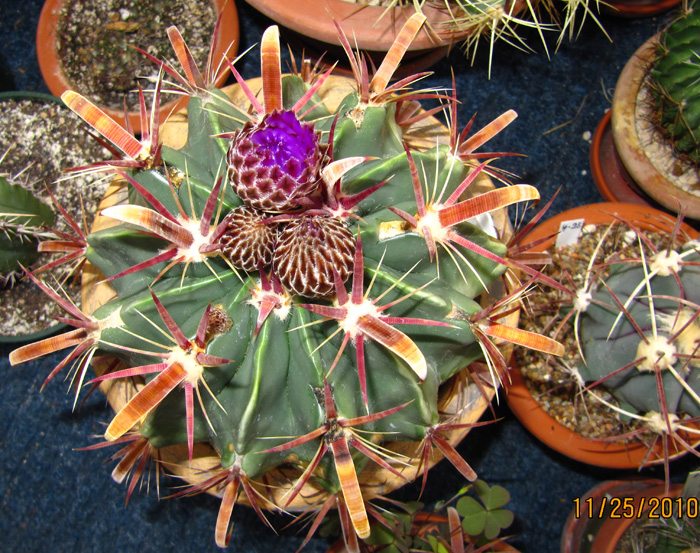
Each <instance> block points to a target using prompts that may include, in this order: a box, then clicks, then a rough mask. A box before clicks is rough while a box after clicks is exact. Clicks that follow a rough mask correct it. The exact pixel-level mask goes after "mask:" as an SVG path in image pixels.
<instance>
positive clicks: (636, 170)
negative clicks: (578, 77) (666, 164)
mask: <svg viewBox="0 0 700 553" xmlns="http://www.w3.org/2000/svg"><path fill="white" fill-rule="evenodd" d="M658 37H659V35H655V36H654V37H652V38H650V39H649V40H647V41H646V42H644V44H642V45H641V46H640V47H639V48H638V49H637V51H636V52H635V53H634V54H633V55H632V57H631V58H630V59H629V60H628V62H627V64H626V65H625V67H624V68H623V70H622V72H621V73H620V76H619V78H618V80H617V84H616V85H615V93H614V95H613V101H612V108H611V111H612V128H613V136H614V139H615V146H616V148H617V151H618V154H619V155H620V158H621V159H622V162H623V164H624V166H625V168H626V169H627V171H628V172H629V174H630V176H631V177H632V178H633V179H634V181H635V182H636V183H637V184H638V185H639V187H640V188H641V189H642V190H643V191H644V192H645V193H646V194H648V195H649V197H651V198H652V199H653V200H654V201H656V202H658V203H659V204H661V205H662V206H663V207H665V208H666V209H669V210H670V211H673V212H675V213H678V210H679V207H680V206H683V208H685V209H686V212H685V213H686V215H687V216H688V217H691V218H693V219H700V197H699V196H696V195H694V194H691V193H690V192H687V191H685V190H683V189H682V188H680V187H677V186H674V185H672V184H670V183H669V182H668V181H667V180H666V178H665V177H664V176H663V175H661V173H659V171H658V170H657V169H656V167H654V165H653V164H652V163H651V161H650V160H649V158H648V157H647V156H646V154H645V152H644V148H643V145H642V141H641V140H640V138H639V136H638V135H637V131H636V122H635V121H636V118H635V111H636V105H637V95H638V93H639V89H640V87H641V85H642V82H643V81H644V78H645V76H646V74H647V68H648V66H649V63H650V60H651V56H653V53H654V49H655V46H656V44H657V43H658Z"/></svg>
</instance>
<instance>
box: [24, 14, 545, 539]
mask: <svg viewBox="0 0 700 553" xmlns="http://www.w3.org/2000/svg"><path fill="white" fill-rule="evenodd" d="M423 19H424V18H423V17H422V16H420V15H416V16H414V17H413V18H411V20H409V22H408V23H407V25H406V26H405V28H404V29H403V31H402V32H401V34H400V36H399V38H398V39H397V42H396V44H395V47H394V48H393V49H392V50H391V51H390V52H389V53H388V55H387V58H386V61H385V63H384V64H382V65H381V66H380V67H379V69H377V71H376V73H375V74H374V76H373V77H372V78H371V79H370V78H369V76H368V74H367V70H366V65H363V63H362V60H361V58H360V57H359V56H357V57H356V56H355V54H353V53H352V51H351V48H350V45H349V43H348V41H347V39H346V38H344V37H343V41H344V45H345V49H346V51H347V52H348V55H349V56H350V59H351V63H352V65H353V69H354V73H355V85H356V89H353V88H352V87H350V89H349V90H350V93H349V94H347V96H346V97H345V98H344V99H342V100H341V101H340V102H339V104H338V105H337V106H334V105H331V104H330V103H328V104H327V103H324V102H323V101H322V96H323V94H324V90H326V89H324V86H325V87H327V89H328V90H333V89H335V88H336V87H337V86H338V85H337V82H334V84H333V85H329V84H328V83H330V82H331V81H330V80H329V79H331V77H330V71H328V72H327V73H324V74H322V75H314V74H313V72H311V73H309V72H308V71H302V74H304V75H306V77H307V78H305V79H304V78H302V77H301V76H299V75H291V76H286V77H284V78H282V75H281V68H280V46H279V37H278V31H277V28H276V27H271V28H270V29H268V30H267V31H266V33H265V34H264V36H263V37H262V41H261V60H262V61H261V71H262V90H261V92H260V94H258V93H257V90H256V86H257V85H252V84H251V85H248V84H246V83H245V82H243V81H242V79H241V78H240V76H239V75H238V73H237V71H236V70H235V68H234V67H233V66H231V70H232V72H233V74H234V76H235V77H236V79H237V80H238V81H239V89H238V90H239V95H238V97H234V98H235V99H234V100H233V101H232V100H231V99H229V97H227V96H226V95H225V94H224V93H223V92H222V91H219V90H216V89H214V88H213V87H212V86H211V85H210V83H212V82H214V78H213V72H212V71H211V70H208V71H207V72H206V73H200V71H199V70H198V69H197V68H196V67H194V66H193V65H192V63H191V57H190V56H189V55H188V51H187V48H186V46H185V44H184V42H183V40H182V37H181V36H180V34H179V32H178V31H177V29H175V28H171V29H169V31H168V34H169V36H170V39H171V42H172V44H173V47H174V49H175V52H176V54H177V57H178V60H179V61H180V63H181V65H182V66H183V68H184V70H185V75H186V76H182V75H180V74H179V73H178V72H177V71H176V70H175V69H173V67H171V66H170V65H167V64H165V63H162V62H158V60H154V61H156V62H158V63H160V65H161V67H162V69H163V72H164V73H167V74H168V79H169V81H171V82H174V83H176V85H177V87H178V88H179V89H180V91H181V92H184V93H186V94H188V95H189V96H190V99H189V105H188V109H187V136H186V141H184V143H183V144H182V145H181V147H178V148H173V147H169V146H167V145H164V144H163V143H161V141H160V138H161V134H164V133H166V132H167V131H168V128H167V126H166V127H165V128H163V129H161V128H159V126H158V125H157V124H155V123H154V121H155V119H154V118H151V120H150V121H151V123H150V124H148V117H147V109H146V105H145V100H144V99H143V95H142V97H141V104H142V113H143V114H144V123H145V126H144V129H145V132H144V134H143V135H142V137H141V139H140V140H137V139H136V138H135V137H134V136H132V135H131V134H129V133H128V132H127V131H126V130H124V129H122V128H121V127H119V126H118V125H117V124H116V123H114V122H113V121H112V120H111V119H109V118H108V117H106V116H104V114H102V113H101V112H99V110H98V109H97V108H96V107H95V106H93V105H92V104H90V103H89V102H88V101H87V100H85V99H84V98H82V97H81V96H79V95H77V94H75V93H73V92H68V93H66V94H64V96H63V100H64V101H65V102H66V104H67V105H68V106H69V107H71V109H73V110H74V111H75V112H76V113H78V114H79V115H81V116H82V117H83V118H84V119H85V120H86V121H87V122H88V123H89V124H91V125H92V126H93V127H94V128H95V129H96V130H97V131H99V132H100V133H102V134H103V135H104V136H105V137H106V138H108V139H109V140H110V141H111V142H112V143H113V144H115V145H116V146H117V147H118V148H119V149H120V150H121V151H122V152H123V156H122V157H121V159H118V160H111V161H105V162H99V163H96V164H95V165H93V166H92V167H90V168H88V169H87V170H100V171H108V172H112V173H115V174H116V175H117V176H118V180H117V181H115V184H114V185H113V190H112V192H111V193H110V194H108V198H109V200H110V202H111V204H112V205H109V206H106V205H107V204H105V206H103V207H104V209H103V210H102V216H103V217H102V219H101V222H100V223H99V224H98V225H97V227H96V228H94V229H93V231H92V232H91V233H90V235H89V236H88V238H87V241H88V244H89V247H88V248H87V258H88V260H89V261H90V262H91V263H92V264H93V265H94V266H95V267H97V268H98V269H99V271H101V273H102V274H103V275H104V277H102V276H98V277H96V279H95V280H93V281H90V280H88V281H86V284H85V286H86V287H87V291H88V293H91V292H93V287H94V286H95V282H96V281H100V280H102V279H103V278H105V279H106V281H107V282H108V283H109V285H110V286H111V288H110V292H109V294H110V296H109V299H108V301H106V302H104V303H103V305H101V306H100V307H99V308H97V309H96V310H95V311H94V312H91V310H89V309H86V312H83V311H81V310H79V309H77V308H76V307H75V306H73V305H70V304H68V303H66V302H63V303H62V305H63V306H64V308H65V309H66V311H67V312H68V314H69V317H68V318H67V320H68V321H69V322H70V324H72V325H73V326H74V327H75V329H74V330H72V331H70V332H69V333H67V334H65V335H63V336H59V337H56V338H52V339H49V340H46V341H44V342H41V343H39V344H33V345H29V346H26V347H23V348H20V349H18V350H16V351H15V352H13V353H12V355H11V361H12V363H13V364H15V363H21V362H24V361H27V360H30V359H34V358H36V357H38V356H40V355H43V354H45V353H47V352H52V351H57V350H60V349H63V348H72V349H71V352H70V353H69V354H68V356H67V357H66V359H65V360H64V361H63V362H62V363H60V364H59V366H58V367H56V369H54V371H53V372H52V373H51V376H53V375H54V374H56V373H57V372H58V371H60V370H61V369H62V368H63V367H65V366H66V365H73V367H74V370H75V373H74V374H73V379H74V382H75V383H76V387H77V389H78V390H79V389H80V387H81V386H82V384H83V383H85V382H86V380H87V376H86V374H87V372H88V367H89V365H90V361H91V359H93V357H95V356H96V355H99V356H100V357H101V358H102V357H104V356H107V355H111V356H113V357H114V359H116V360H118V361H115V362H114V363H110V364H109V365H108V366H107V367H104V366H102V368H100V369H98V370H97V371H98V374H99V376H97V378H95V379H93V380H92V383H103V384H114V383H116V382H120V383H123V382H126V383H127V384H128V386H125V387H123V389H126V390H128V392H129V399H128V402H126V404H123V405H122V406H121V407H120V408H119V409H118V412H117V414H116V416H115V417H114V419H113V420H112V421H111V423H110V424H109V426H108V427H107V430H106V433H105V438H106V440H107V443H116V444H121V445H122V446H123V449H122V450H121V451H120V452H119V453H118V454H117V455H116V456H117V457H119V458H121V459H122V460H121V462H120V463H119V464H118V466H117V468H116V469H115V471H114V473H113V477H114V478H115V479H116V480H118V481H122V480H124V479H125V478H127V476H128V475H129V474H132V479H131V484H130V488H129V493H131V491H132V490H133V489H134V487H135V484H136V481H138V478H139V476H141V474H142V473H143V472H144V470H145V467H146V466H147V465H146V463H147V460H148V459H149V458H150V457H160V458H163V456H165V455H167V453H166V452H167V451H172V450H173V448H175V450H178V451H184V454H185V455H184V456H185V459H184V461H183V460H181V462H180V464H181V465H182V466H183V467H184V468H185V469H187V468H191V470H190V475H192V474H195V475H196V476H197V477H195V478H194V481H193V483H192V486H191V487H190V488H188V489H187V490H185V491H183V492H181V493H180V494H178V495H187V494H190V493H198V492H201V491H206V490H208V491H212V492H213V493H217V494H219V495H220V496H221V497H222V502H221V509H220V511H219V518H218V520H217V524H216V542H217V544H218V545H220V546H225V545H226V544H227V543H228V532H229V525H230V524H229V523H230V515H231V509H232V508H233V506H234V504H235V503H236V501H238V500H239V499H240V500H241V501H247V503H249V504H250V505H252V506H253V507H254V508H255V509H256V511H257V512H258V514H259V515H260V516H261V517H263V518H264V515H263V512H262V510H263V509H273V510H282V509H284V508H285V507H288V506H290V505H291V506H292V507H294V508H305V509H307V510H308V509H311V510H314V511H318V514H319V516H321V517H322V516H323V514H325V512H327V510H328V509H329V508H330V507H331V506H337V507H338V508H339V511H340V512H341V520H343V521H344V524H345V525H346V526H347V530H348V533H347V535H351V534H352V535H355V534H356V535H357V536H359V537H360V538H364V537H367V536H368V535H369V524H368V516H367V512H366V509H365V504H364V501H365V499H367V498H369V497H370V496H371V494H372V493H373V489H372V486H369V485H366V484H365V481H364V480H363V475H364V474H365V472H371V471H372V469H374V468H375V467H378V468H380V469H381V470H382V471H385V472H386V473H387V474H393V475H396V476H398V477H400V478H406V479H411V478H414V477H415V476H416V474H417V471H418V468H417V467H419V466H420V467H425V468H427V466H428V465H429V464H430V462H432V461H433V460H434V456H433V453H434V452H435V451H439V452H440V453H442V454H443V455H445V456H446V457H448V458H449V459H450V461H452V463H453V464H454V465H455V466H456V467H457V468H458V469H459V470H460V471H461V472H462V474H463V475H464V476H465V477H467V478H469V479H471V480H474V479H475V478H476V474H475V473H474V471H473V470H472V469H471V468H470V467H469V465H468V464H467V463H466V461H464V460H463V459H462V458H461V457H460V456H459V455H458V454H457V452H456V451H455V450H454V447H453V446H452V445H450V443H449V441H448V440H447V436H446V433H447V431H448V430H449V429H450V428H453V427H454V428H461V427H463V426H464V424H462V423H460V421H459V416H460V414H461V412H462V411H464V410H465V409H466V406H467V403H468V401H471V400H469V399H468V396H469V394H468V393H466V391H465V390H466V387H465V380H464V379H465V378H469V379H475V378H480V379H482V380H484V381H485V384H483V385H480V386H481V389H483V390H484V391H485V394H486V396H487V398H490V396H489V394H488V393H487V392H486V390H488V389H490V390H491V391H493V390H494V389H495V388H496V387H497V386H498V378H499V377H498V372H499V370H500V369H501V368H502V367H503V366H504V362H503V360H502V358H500V357H499V351H498V349H497V347H496V344H499V343H501V341H502V339H504V338H505V339H510V340H511V341H513V342H515V343H521V344H525V345H527V344H530V343H537V344H539V347H543V348H545V349H547V350H549V351H553V352H557V351H558V350H559V344H557V343H556V342H554V341H552V340H548V339H546V338H542V337H539V336H534V335H532V334H529V333H525V332H521V331H519V330H518V329H517V328H512V327H509V326H506V325H505V324H503V321H502V317H503V314H504V313H505V312H509V311H510V310H511V306H509V302H510V301H516V300H517V291H516V292H515V293H514V294H515V296H512V297H511V296H506V297H505V298H504V299H502V300H499V301H498V302H495V303H491V304H489V305H487V306H485V307H484V306H482V305H480V304H479V303H478V302H477V299H478V297H479V296H480V295H481V293H482V292H483V291H485V290H486V289H488V288H490V287H491V286H492V284H494V283H496V282H498V281H500V279H501V278H502V276H503V275H504V273H505V272H506V271H507V269H508V268H509V267H514V266H518V267H521V268H523V269H525V270H526V271H527V272H530V273H531V274H533V271H532V270H531V269H528V267H527V266H524V265H522V264H521V263H519V262H518V260H517V258H515V259H513V258H510V257H509V254H508V247H507V245H506V243H505V242H504V237H503V236H502V235H500V234H499V232H498V231H497V232H492V233H491V234H489V233H487V232H485V231H484V230H482V228H480V227H479V226H478V225H477V224H475V223H474V217H476V216H484V215H485V214H488V213H491V212H494V211H499V210H501V209H502V208H504V207H505V206H508V205H510V204H513V203H516V202H525V201H530V200H537V199H538V197H539V196H538V193H537V191H536V190H535V189H534V188H533V187H531V186H528V185H513V186H507V187H501V188H491V189H490V190H488V191H486V192H483V191H482V192H475V190H476V189H477V187H478V186H479V185H478V182H477V181H478V180H479V179H481V178H482V177H483V175H485V174H486V173H490V172H492V170H491V169H490V167H489V162H485V163H481V164H479V163H478V162H476V161H475V160H476V159H477V158H478V157H480V156H479V155H477V154H474V150H475V149H476V148H478V147H479V146H481V145H482V144H483V143H484V142H486V141H487V140H488V138H489V137H491V136H492V135H493V134H494V133H495V132H498V131H499V130H500V129H501V128H503V127H504V126H505V125H507V124H508V123H509V122H510V121H511V120H512V119H513V118H514V115H515V114H514V112H507V113H506V114H504V115H503V116H502V117H500V118H498V119H497V120H496V121H494V122H493V123H491V124H489V125H488V126H487V127H485V128H484V129H482V130H481V131H479V132H477V133H475V134H473V135H472V136H471V137H467V135H468V130H465V131H464V132H463V133H461V134H459V133H458V132H457V130H456V129H455V128H452V129H450V137H449V139H448V140H437V139H435V138H434V137H431V136H430V135H429V134H428V135H424V136H423V137H422V138H421V137H420V132H419V131H420V127H421V125H423V124H425V121H426V117H427V116H428V115H429V114H422V115H421V113H420V112H419V111H418V109H417V108H418V107H419V106H418V103H417V101H416V100H417V99H418V98H423V97H426V96H427V97H434V98H435V97H441V98H443V99H447V100H448V104H449V105H450V106H451V109H452V110H454V109H455V105H456V99H455V97H454V95H453V96H449V95H445V94H443V93H438V92H434V91H433V92H428V91H417V92H411V91H410V89H409V86H410V85H411V84H412V83H413V82H415V80H417V78H418V76H416V77H413V78H409V79H405V80H404V81H401V82H400V83H399V84H397V85H389V84H388V83H389V80H390V78H391V75H392V74H393V72H394V70H395V69H396V66H397V64H398V63H399V61H400V59H401V57H402V55H403V52H404V50H405V48H406V47H407V45H408V44H409V43H410V41H411V40H412V37H414V36H415V34H416V33H417V32H418V30H419V29H420V26H421V25H422V23H423ZM160 88H161V81H159V82H158V84H157V85H156V87H155V94H154V105H158V101H159V96H160ZM231 94H233V93H231ZM453 113H454V111H453ZM416 122H417V124H416ZM174 126H175V128H177V123H175V124H174ZM428 128H430V126H428ZM419 139H420V140H423V143H424V144H425V141H426V140H427V141H428V142H429V144H428V145H427V146H424V147H422V148H417V147H416V146H415V144H416V143H417V141H418V140H419ZM492 157H496V155H495V154H494V155H493V156H492ZM106 221H110V223H109V224H106ZM30 277H31V278H32V279H33V280H35V281H36V282H37V284H38V285H39V286H40V287H42V289H44V290H45V291H46V293H47V294H49V295H50V296H51V297H53V298H54V299H55V300H56V301H59V302H62V298H61V297H60V295H59V294H58V293H57V292H56V291H55V290H53V289H52V288H51V287H50V286H49V285H48V284H46V283H44V282H42V281H41V280H40V279H39V278H38V277H37V276H36V275H30ZM484 355H486V360H485V361H482V360H483V359H484ZM470 366H471V370H470V369H465V368H467V367H470ZM487 366H488V368H490V369H491V374H490V375H489V370H488V369H487V368H485V367H487ZM464 370H466V372H464ZM457 374H461V375H462V376H461V377H460V378H459V379H457V380H456V381H454V382H453V384H452V387H453V388H454V389H455V390H456V391H457V396H458V397H459V401H458V404H457V406H456V408H455V409H454V410H452V411H450V412H448V413H447V414H445V413H444V412H442V407H441V406H439V391H440V388H441V385H442V384H444V383H446V382H447V381H448V380H449V379H451V378H452V377H453V376H454V375H457ZM123 389H122V392H120V393H123ZM472 399H474V398H472ZM477 399H478V398H477ZM403 443H414V444H415V446H416V448H415V450H414V451H417V452H418V453H417V454H416V455H415V457H416V459H415V460H414V462H413V466H411V459H410V455H409V456H405V455H402V454H401V453H399V452H397V451H393V450H392V449H391V447H393V446H392V444H399V445H398V446H397V447H399V448H400V447H401V444H403ZM102 445H103V444H99V445H98V446H97V447H101V446H102ZM178 448H179V449H178ZM203 452H204V453H203ZM170 465H171V463H170V462H168V466H170ZM365 468H366V469H368V470H367V471H365ZM202 474H205V475H206V476H202ZM358 475H359V477H358ZM382 484H383V482H382ZM241 491H242V492H244V493H243V494H241V496H242V497H241V498H239V493H240V492H241ZM375 493H376V492H375ZM243 496H245V499H244V498H243ZM314 528H315V526H314Z"/></svg>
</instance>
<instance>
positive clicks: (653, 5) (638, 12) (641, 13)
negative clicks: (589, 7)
mask: <svg viewBox="0 0 700 553" xmlns="http://www.w3.org/2000/svg"><path fill="white" fill-rule="evenodd" d="M680 3H681V0H606V2H605V3H604V4H603V3H601V4H600V6H601V9H602V10H603V11H605V12H607V13H609V14H611V15H617V16H620V17H651V16H652V15H658V14H660V13H663V12H665V11H667V10H670V9H671V8H673V7H674V6H677V5H678V4H680Z"/></svg>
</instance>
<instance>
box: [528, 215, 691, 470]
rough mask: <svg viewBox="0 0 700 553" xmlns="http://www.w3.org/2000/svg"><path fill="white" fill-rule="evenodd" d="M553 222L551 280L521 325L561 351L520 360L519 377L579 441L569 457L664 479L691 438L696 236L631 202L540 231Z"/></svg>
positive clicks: (564, 219) (533, 300) (556, 221)
mask: <svg viewBox="0 0 700 553" xmlns="http://www.w3.org/2000/svg"><path fill="white" fill-rule="evenodd" d="M557 224H559V225H560V226H559V229H560V232H561V234H560V239H559V240H558V244H556V245H555V248H553V249H552V258H553V264H552V267H551V268H550V269H548V270H547V271H546V273H547V274H548V275H549V276H551V277H552V279H553V280H554V281H555V282H558V283H559V284H558V285H557V286H558V287H557V288H552V287H543V288H541V289H540V290H538V291H536V292H534V293H533V294H531V296H530V298H529V301H530V305H531V310H530V311H529V313H528V316H527V319H528V320H527V322H524V325H525V328H528V329H531V330H535V331H538V330H539V331H541V332H546V333H548V334H549V335H551V336H554V337H557V338H558V339H559V340H561V341H562V342H564V343H565V345H566V354H565V355H564V356H562V358H561V359H554V358H551V357H546V356H545V357H541V356H538V355H536V354H535V355H533V356H529V355H523V356H519V357H520V362H521V366H522V369H521V374H523V375H524V376H525V380H526V383H528V386H529V388H530V390H532V393H533V395H535V396H538V397H539V401H540V403H541V404H543V405H545V407H547V409H549V411H550V413H552V414H553V416H554V417H555V418H556V419H557V420H558V422H561V423H562V424H563V425H565V426H567V427H568V428H569V429H571V430H574V431H575V432H578V433H580V435H581V436H583V437H580V436H579V437H578V438H576V439H577V440H578V441H579V442H580V443H579V444H578V445H579V447H580V450H583V453H581V451H578V452H573V451H572V452H571V453H570V454H571V456H572V457H574V458H577V459H580V460H583V461H585V462H591V463H593V464H598V465H601V466H611V467H617V468H632V467H634V466H639V467H640V468H641V467H643V466H647V465H651V464H658V463H662V464H663V465H664V467H665V470H666V475H667V481H668V476H669V461H670V459H672V458H674V457H676V456H678V455H680V454H682V453H686V452H692V453H694V454H696V455H697V452H696V451H695V449H694V448H695V446H696V445H697V443H698V439H699V437H700V436H699V434H700V433H699V432H698V429H697V421H698V417H699V416H700V394H699V391H700V389H699V387H698V381H699V378H700V373H699V372H698V370H699V369H700V363H699V360H700V357H699V355H700V353H699V349H698V339H700V334H699V330H700V325H699V323H698V317H699V315H700V297H699V296H698V286H697V282H698V279H699V277H700V252H699V250H698V242H697V239H696V237H697V233H696V232H694V231H693V229H692V228H690V227H689V226H687V225H684V224H683V223H682V221H681V220H678V219H674V218H673V217H670V216H668V215H665V214H663V213H661V212H658V211H655V210H649V211H647V210H645V209H643V208H639V207H638V206H634V205H631V204H614V203H612V204H597V205H592V206H586V207H584V208H579V209H578V210H574V212H573V213H571V214H569V213H564V214H561V215H560V216H557V217H556V218H554V222H553V223H549V227H548V228H549V230H554V231H555V233H556V229H557ZM572 229H579V230H572ZM541 232H545V231H544V230H542V231H541ZM536 236H537V235H535V237H536ZM550 239H551V236H550ZM551 240H552V242H553V241H554V240H553V239H551ZM569 240H571V241H570V242H569ZM550 397H551V398H552V399H548V398H550ZM571 441H573V438H572V440H571ZM596 448H597V449H599V450H600V456H599V457H598V458H597V459H594V458H593V456H592V455H589V454H588V453H589V451H593V450H595V449H596ZM606 455H608V456H609V459H606V458H605V457H606ZM608 463H610V464H608Z"/></svg>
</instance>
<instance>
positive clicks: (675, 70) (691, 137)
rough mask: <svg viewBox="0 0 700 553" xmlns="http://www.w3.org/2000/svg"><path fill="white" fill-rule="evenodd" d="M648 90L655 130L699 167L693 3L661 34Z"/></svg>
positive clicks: (699, 67)
mask: <svg viewBox="0 0 700 553" xmlns="http://www.w3.org/2000/svg"><path fill="white" fill-rule="evenodd" d="M648 87H649V90H650V91H651V98H652V107H653V113H654V117H655V120H656V124H657V128H658V129H659V131H660V132H661V133H662V135H663V136H665V137H666V138H667V139H668V140H669V141H670V143H671V144H672V146H673V149H674V152H675V153H676V155H677V156H679V157H680V158H681V159H684V160H686V161H689V162H690V163H692V164H693V165H694V166H696V167H698V166H700V11H698V10H697V9H695V8H694V3H691V5H690V6H689V7H688V8H687V9H686V10H684V11H683V12H682V14H681V15H680V16H678V17H677V18H676V19H675V20H674V21H673V22H672V23H671V24H670V25H669V26H668V27H667V28H666V29H664V30H663V32H662V33H661V35H660V37H659V41H658V45H657V46H656V53H655V56H654V58H653V59H652V61H651V64H650V71H649V80H648Z"/></svg>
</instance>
